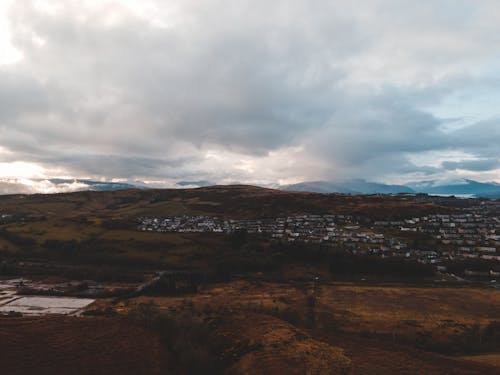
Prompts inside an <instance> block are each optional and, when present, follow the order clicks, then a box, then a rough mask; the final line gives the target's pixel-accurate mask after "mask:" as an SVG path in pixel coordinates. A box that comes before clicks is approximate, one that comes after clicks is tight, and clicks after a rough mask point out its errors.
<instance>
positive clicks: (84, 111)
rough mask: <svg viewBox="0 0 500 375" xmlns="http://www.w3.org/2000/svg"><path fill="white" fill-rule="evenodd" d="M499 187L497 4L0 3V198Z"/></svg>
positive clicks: (454, 0) (311, 0) (443, 0)
mask: <svg viewBox="0 0 500 375" xmlns="http://www.w3.org/2000/svg"><path fill="white" fill-rule="evenodd" d="M51 178H69V179H76V178H89V179H95V180H103V181H128V182H137V181H140V182H141V183H145V184H149V185H150V186H172V185H174V184H175V183H176V182H178V181H197V180H206V181H212V182H214V183H234V182H240V183H251V184H260V185H286V184H290V183H297V182H301V181H311V180H328V181H343V180H347V179H351V178H363V179H366V180H370V181H377V182H385V183H407V182H411V181H422V180H440V181H453V180H459V179H463V178H471V179H475V180H478V181H496V182H500V2H498V1H497V0H421V1H414V0H363V1H361V0H351V1H348V2H347V1H320V0H287V1H281V0H274V1H272V2H270V1H260V0H252V1H250V0H248V1H247V0H230V1H224V0H193V1H191V0H183V1H169V0H161V1H160V0H126V1H125V0H123V1H117V0H116V1H111V0H49V1H43V0H39V1H35V0H32V1H28V0H15V1H10V0H2V1H0V193H11V192H26V191H27V192H36V191H40V192H55V191H59V190H58V189H65V190H72V189H79V188H81V186H80V185H79V184H78V183H77V182H75V183H69V184H66V185H64V186H62V187H60V186H55V185H54V184H53V183H52V182H51V181H50V179H51Z"/></svg>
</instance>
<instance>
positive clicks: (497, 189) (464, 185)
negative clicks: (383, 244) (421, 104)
mask: <svg viewBox="0 0 500 375" xmlns="http://www.w3.org/2000/svg"><path fill="white" fill-rule="evenodd" d="M282 189H283V190H290V191H309V192H316V193H344V194H397V193H407V194H417V193H424V194H430V195H455V196H464V197H465V196H466V197H482V198H493V199H496V198H500V184H498V183H496V182H478V181H474V180H469V179H463V180H459V181H455V182H452V183H448V184H443V183H442V182H441V181H435V180H432V181H421V182H413V183H410V184H407V185H387V184H382V183H376V182H369V181H366V180H363V179H353V180H348V181H345V182H328V181H310V182H301V183H298V184H293V185H287V186H284V187H282Z"/></svg>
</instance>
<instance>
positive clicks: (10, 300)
mask: <svg viewBox="0 0 500 375" xmlns="http://www.w3.org/2000/svg"><path fill="white" fill-rule="evenodd" d="M18 284H19V280H2V281H0V314H9V313H21V314H23V315H46V314H63V315H77V314H79V313H80V312H82V311H83V310H84V309H85V307H87V306H89V305H90V304H91V303H93V302H94V301H95V300H94V299H90V298H74V297H52V296H20V295H18V294H17V293H16V286H17V285H18Z"/></svg>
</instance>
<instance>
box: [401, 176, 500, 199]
mask: <svg viewBox="0 0 500 375" xmlns="http://www.w3.org/2000/svg"><path fill="white" fill-rule="evenodd" d="M409 186H411V187H412V188H413V189H414V190H416V191H418V192H420V193H427V194H431V195H432V194H438V195H470V196H475V197H485V198H500V184H497V183H495V182H477V181H474V180H468V179H464V180H459V181H457V182H454V183H449V184H442V183H440V182H439V181H423V182H418V183H412V184H409Z"/></svg>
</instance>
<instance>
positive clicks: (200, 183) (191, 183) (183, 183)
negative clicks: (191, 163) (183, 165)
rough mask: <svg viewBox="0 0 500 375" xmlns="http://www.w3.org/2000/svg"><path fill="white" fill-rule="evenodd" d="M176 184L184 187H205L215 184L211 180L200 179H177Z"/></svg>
mask: <svg viewBox="0 0 500 375" xmlns="http://www.w3.org/2000/svg"><path fill="white" fill-rule="evenodd" d="M176 185H177V186H181V187H186V186H195V187H205V186H212V185H216V184H215V183H214V182H211V181H205V180H200V181H179V182H177V183H176Z"/></svg>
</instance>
